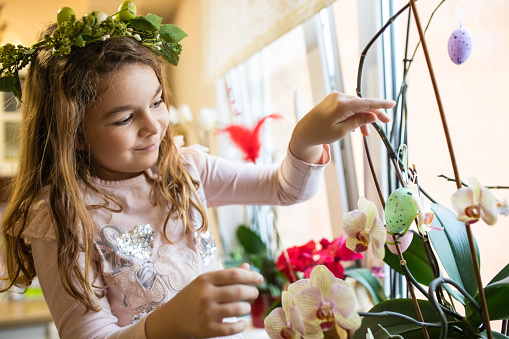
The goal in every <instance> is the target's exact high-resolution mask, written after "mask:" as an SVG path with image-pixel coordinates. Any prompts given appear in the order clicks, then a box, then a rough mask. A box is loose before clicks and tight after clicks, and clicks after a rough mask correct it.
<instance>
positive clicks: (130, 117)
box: [113, 114, 133, 126]
mask: <svg viewBox="0 0 509 339" xmlns="http://www.w3.org/2000/svg"><path fill="white" fill-rule="evenodd" d="M132 119H133V115H132V114H130V115H129V116H128V117H127V118H125V119H124V120H120V121H117V122H115V123H113V125H115V126H124V125H127V124H128V123H129V122H131V120H132Z"/></svg>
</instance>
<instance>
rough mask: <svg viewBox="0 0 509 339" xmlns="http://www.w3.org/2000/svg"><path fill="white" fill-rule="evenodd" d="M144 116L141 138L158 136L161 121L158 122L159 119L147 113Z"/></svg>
mask: <svg viewBox="0 0 509 339" xmlns="http://www.w3.org/2000/svg"><path fill="white" fill-rule="evenodd" d="M143 115H144V118H143V120H142V122H141V123H142V125H141V128H140V132H139V133H140V136H141V137H149V136H151V135H154V134H158V133H159V129H160V125H159V121H158V120H157V118H156V117H155V116H153V115H152V114H150V113H149V112H145V113H144V114H143Z"/></svg>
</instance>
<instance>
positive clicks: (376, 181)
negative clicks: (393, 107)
mask: <svg viewBox="0 0 509 339" xmlns="http://www.w3.org/2000/svg"><path fill="white" fill-rule="evenodd" d="M364 147H365V150H366V156H367V158H368V164H369V167H370V170H371V174H372V175H373V180H374V181H375V186H376V188H377V191H378V196H379V197H380V202H381V203H382V206H384V208H385V200H384V198H383V194H382V191H381V189H380V184H379V183H378V178H377V176H376V173H375V170H374V168H373V162H372V160H371V154H370V152H369V146H368V143H367V138H366V137H364ZM394 168H395V170H396V173H398V178H399V180H400V182H401V184H402V185H403V179H402V178H401V174H400V173H399V168H398V167H397V166H396V163H395V162H394ZM393 239H394V242H395V246H396V251H397V252H398V258H399V262H400V263H401V264H402V265H403V263H405V259H404V258H403V254H402V253H401V248H400V247H399V243H398V242H397V239H396V238H395V237H394V236H393ZM405 279H406V281H407V285H408V290H409V291H410V295H411V297H412V302H413V304H414V307H415V312H416V313H417V317H418V318H419V321H420V322H424V318H423V316H422V312H421V309H420V307H419V303H418V302H417V298H416V297H415V293H414V286H413V285H412V282H411V280H410V279H409V278H408V277H407V276H406V275H405ZM422 332H423V333H424V338H426V339H430V338H429V334H428V331H427V329H426V326H424V325H423V326H422Z"/></svg>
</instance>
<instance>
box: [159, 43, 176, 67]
mask: <svg viewBox="0 0 509 339" xmlns="http://www.w3.org/2000/svg"><path fill="white" fill-rule="evenodd" d="M161 52H162V56H163V58H164V60H166V61H168V62H169V63H170V64H172V65H173V66H177V64H178V62H179V56H178V54H177V53H175V51H174V50H173V49H171V48H170V47H168V46H162V47H161Z"/></svg>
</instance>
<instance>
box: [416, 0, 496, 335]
mask: <svg viewBox="0 0 509 339" xmlns="http://www.w3.org/2000/svg"><path fill="white" fill-rule="evenodd" d="M410 6H411V7H412V10H413V13H414V19H415V24H416V25H417V30H418V31H419V38H420V41H421V44H422V50H423V52H424V57H425V59H426V64H427V65H428V71H429V74H430V77H431V82H432V84H433V89H434V92H435V98H436V100H437V104H438V109H439V111H440V118H441V119H442V126H443V128H444V133H445V138H446V141H447V147H448V149H449V156H450V158H451V162H452V167H453V172H454V178H455V179H456V186H457V188H458V189H460V188H461V187H462V185H461V179H460V175H459V171H458V166H457V164H456V157H455V156H454V150H453V147H452V142H451V136H450V134H449V128H448V126H447V120H446V119H445V113H444V108H443V105H442V99H441V98H440V93H439V92H438V86H437V82H436V78H435V73H434V71H433V66H432V65H431V58H430V56H429V53H428V47H427V45H426V39H425V38H424V32H423V30H422V26H421V21H420V19H419V14H418V12H417V6H416V5H415V0H410ZM465 228H466V230H467V237H468V243H469V245H470V254H471V256H472V262H473V264H474V271H475V277H476V281H477V288H478V290H479V300H480V301H481V309H482V311H483V312H482V316H483V321H484V326H485V327H486V334H487V335H488V339H492V338H493V334H492V333H491V325H490V317H489V312H488V305H487V304H486V297H485V295H484V288H483V284H482V279H481V272H480V270H479V263H478V262H477V252H476V250H475V246H474V238H473V236H472V230H471V228H470V225H468V224H465Z"/></svg>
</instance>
